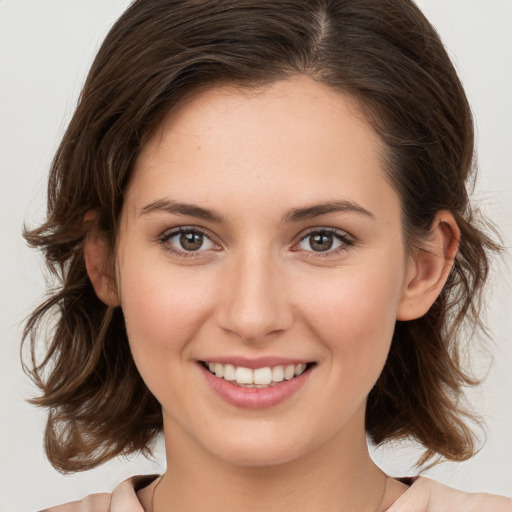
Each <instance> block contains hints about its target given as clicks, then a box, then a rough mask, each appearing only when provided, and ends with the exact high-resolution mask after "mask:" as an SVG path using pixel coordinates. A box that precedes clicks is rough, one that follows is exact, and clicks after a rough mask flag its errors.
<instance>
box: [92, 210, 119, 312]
mask: <svg viewBox="0 0 512 512" xmlns="http://www.w3.org/2000/svg"><path fill="white" fill-rule="evenodd" d="M94 217H95V212H88V213H87V214H86V216H85V218H84V222H85V223H86V224H93V223H94ZM83 250H84V259H85V267H86V269H87V274H88V275H89V279H90V280H91V283H92V285H93V287H94V291H95V292H96V295H97V296H98V298H99V299H100V300H101V301H102V302H103V303H104V304H106V305H107V306H111V307H116V306H119V305H120V301H119V294H118V293H117V289H116V283H115V278H114V276H113V275H112V270H111V266H110V265H109V246H108V243H107V241H106V239H105V238H104V237H102V236H101V235H100V234H99V233H97V232H95V230H94V229H90V230H89V231H88V233H87V236H86V237H85V239H84V241H83Z"/></svg>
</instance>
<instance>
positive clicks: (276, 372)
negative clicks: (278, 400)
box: [272, 366, 284, 382]
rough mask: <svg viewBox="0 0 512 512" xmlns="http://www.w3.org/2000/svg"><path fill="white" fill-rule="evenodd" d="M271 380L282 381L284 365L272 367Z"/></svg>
mask: <svg viewBox="0 0 512 512" xmlns="http://www.w3.org/2000/svg"><path fill="white" fill-rule="evenodd" d="M272 380H273V381H274V382H283V380H284V366H274V368H272Z"/></svg>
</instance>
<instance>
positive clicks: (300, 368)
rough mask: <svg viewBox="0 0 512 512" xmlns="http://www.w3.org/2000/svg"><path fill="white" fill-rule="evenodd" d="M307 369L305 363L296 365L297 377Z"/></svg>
mask: <svg viewBox="0 0 512 512" xmlns="http://www.w3.org/2000/svg"><path fill="white" fill-rule="evenodd" d="M305 369H306V365H305V364H298V365H297V366H296V367H295V377H298V376H299V375H300V374H301V373H304V370H305Z"/></svg>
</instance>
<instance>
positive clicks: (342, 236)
mask: <svg viewBox="0 0 512 512" xmlns="http://www.w3.org/2000/svg"><path fill="white" fill-rule="evenodd" d="M313 235H330V236H332V237H333V238H335V239H336V240H337V241H338V242H340V244H341V245H340V246H339V247H337V248H335V249H328V250H326V251H313V250H311V251H306V252H307V253H308V257H311V258H328V257H329V256H338V255H339V254H341V253H343V252H345V251H347V250H348V249H349V248H350V247H351V246H353V245H354V244H355V241H354V239H353V238H352V237H351V236H350V235H348V233H346V232H345V231H341V230H339V229H335V228H312V229H310V230H309V231H308V232H307V233H306V234H305V235H303V236H302V237H301V239H300V240H299V242H298V243H297V244H295V246H294V247H297V246H298V245H299V244H300V243H302V242H303V241H304V240H307V239H308V238H309V237H311V236H313ZM310 244H311V242H310Z"/></svg>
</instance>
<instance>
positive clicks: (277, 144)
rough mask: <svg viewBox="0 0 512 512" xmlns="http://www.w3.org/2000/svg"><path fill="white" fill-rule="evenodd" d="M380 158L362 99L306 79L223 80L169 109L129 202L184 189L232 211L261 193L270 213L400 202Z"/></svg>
mask: <svg viewBox="0 0 512 512" xmlns="http://www.w3.org/2000/svg"><path fill="white" fill-rule="evenodd" d="M382 154H383V146H382V143H381V140H380V138H379V137H378V135H377V134H376V133H375V132H374V131H373V129H372V128H371V126H370V125H369V124H368V123H367V122H366V121H365V119H364V117H363V115H362V114H361V112H360V110H359V108H358V104H357V102H356V101H355V100H354V99H353V98H351V97H350V96H349V95H347V94H344V93H341V92H338V91H335V90H333V89H331V88H329V87H327V86H325V85H323V84H319V83H318V82H315V81H314V80H312V79H310V78H308V77H294V78H290V79H288V80H283V81H279V82H276V83H273V84H270V85H268V86H265V87H260V88H258V89H250V90H249V89H244V88H241V87H236V86H230V85H222V86H218V87H215V88H212V89H210V90H207V91H203V92H201V93H198V94H196V95H194V96H192V97H190V98H188V99H187V100H186V101H184V102H182V103H181V104H180V105H179V106H178V107H177V108H175V109H173V111H172V112H170V113H169V114H168V115H167V117H166V118H165V119H164V121H163V122H162V123H161V124H160V126H159V127H158V128H157V129H156V131H155V132H154V134H153V135H152V137H151V138H150V140H149V141H148V142H147V144H146V145H145V146H144V148H143V149H142V151H141V153H140V155H139V157H138V159H137V162H136V166H135V169H134V176H133V178H132V182H131V186H130V188H129V191H128V194H127V199H130V200H133V201H132V202H135V203H136V205H138V206H139V207H140V205H141V204H142V203H143V202H149V201H150V200H151V199H155V196H157V195H159V194H160V195H162V194H166V193H167V194H169V195H170V196H172V197H174V196H175V195H176V194H179V196H180V197H179V199H180V200H184V201H189V202H190V201H191V202H198V201H199V202H201V203H202V204H204V205H206V206H208V205H209V206H216V207H218V206H219V205H222V206H223V207H224V208H227V209H229V207H233V208H235V207H237V206H240V207H244V204H247V201H248V200H249V199H251V200H253V201H254V205H256V203H258V199H259V202H260V203H261V204H260V206H261V208H262V209H263V210H268V208H269V202H270V203H271V204H272V205H281V206H282V207H283V208H285V207H290V208H292V207H294V206H295V205H294V204H292V203H308V202H312V201H325V200H332V199H338V198H340V197H345V196H346V197H345V198H347V199H350V200H353V201H357V202H363V203H375V202H379V201H382V200H386V199H390V198H392V199H393V200H396V195H395V193H394V191H393V190H392V189H391V187H390V186H389V184H388V182H387V179H386V175H385V173H384V171H383V170H382V165H381V160H382V159H381V155H382ZM333 196H336V197H333ZM211 203H217V204H215V205H213V204H211ZM228 213H229V212H228Z"/></svg>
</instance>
